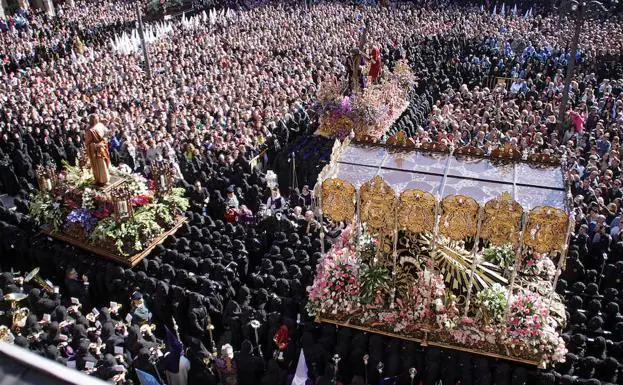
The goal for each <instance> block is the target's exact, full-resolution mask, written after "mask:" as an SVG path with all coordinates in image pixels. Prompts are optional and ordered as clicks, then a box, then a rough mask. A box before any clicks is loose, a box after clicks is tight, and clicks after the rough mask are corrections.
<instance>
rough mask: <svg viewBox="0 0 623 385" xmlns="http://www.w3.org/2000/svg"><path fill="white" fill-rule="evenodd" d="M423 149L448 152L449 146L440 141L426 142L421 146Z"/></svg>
mask: <svg viewBox="0 0 623 385" xmlns="http://www.w3.org/2000/svg"><path fill="white" fill-rule="evenodd" d="M420 149H421V150H426V151H439V152H448V146H447V145H446V144H444V143H438V142H425V143H422V145H421V146H420Z"/></svg>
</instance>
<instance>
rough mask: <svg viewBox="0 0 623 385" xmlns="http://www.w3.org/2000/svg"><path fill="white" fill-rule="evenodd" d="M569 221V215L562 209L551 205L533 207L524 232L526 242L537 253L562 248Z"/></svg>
mask: <svg viewBox="0 0 623 385" xmlns="http://www.w3.org/2000/svg"><path fill="white" fill-rule="evenodd" d="M568 221H569V217H568V216H567V214H565V212H564V211H562V210H559V209H555V208H553V207H550V206H542V207H536V208H534V209H532V211H530V214H528V223H527V224H526V229H525V231H524V234H523V241H524V244H526V245H527V246H530V247H532V248H533V249H534V251H536V252H537V253H548V252H552V251H557V250H562V248H563V246H564V243H565V238H566V234H567V224H568Z"/></svg>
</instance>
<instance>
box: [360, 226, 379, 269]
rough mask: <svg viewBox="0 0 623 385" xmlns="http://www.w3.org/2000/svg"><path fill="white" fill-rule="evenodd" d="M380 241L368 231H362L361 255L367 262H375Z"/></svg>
mask: <svg viewBox="0 0 623 385" xmlns="http://www.w3.org/2000/svg"><path fill="white" fill-rule="evenodd" d="M378 246H379V245H378V241H377V240H376V239H374V238H373V237H372V236H371V235H370V233H368V232H367V231H362V232H361V234H360V235H359V245H358V247H357V250H358V251H359V257H360V258H361V260H362V261H364V262H367V263H372V264H374V263H375V259H376V253H377V250H378Z"/></svg>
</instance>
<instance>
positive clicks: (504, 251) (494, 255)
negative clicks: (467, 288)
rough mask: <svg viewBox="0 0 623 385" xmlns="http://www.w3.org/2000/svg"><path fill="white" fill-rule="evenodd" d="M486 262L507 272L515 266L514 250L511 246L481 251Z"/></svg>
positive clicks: (494, 247) (493, 247)
mask: <svg viewBox="0 0 623 385" xmlns="http://www.w3.org/2000/svg"><path fill="white" fill-rule="evenodd" d="M483 256H484V258H485V260H486V261H488V262H491V263H493V264H496V265H498V266H500V267H501V268H502V269H504V271H508V270H510V269H512V268H513V266H515V250H513V246H512V245H504V246H492V247H488V248H486V249H485V250H484V251H483Z"/></svg>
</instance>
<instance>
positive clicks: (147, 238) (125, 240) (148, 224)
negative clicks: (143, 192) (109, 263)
mask: <svg viewBox="0 0 623 385" xmlns="http://www.w3.org/2000/svg"><path fill="white" fill-rule="evenodd" d="M163 232H164V229H163V228H162V227H160V225H158V223H157V222H156V210H154V209H153V207H152V208H147V207H142V208H139V209H138V210H137V211H136V212H135V213H134V216H133V217H132V218H129V219H127V220H125V221H123V222H121V223H117V222H116V221H115V219H114V218H113V217H108V218H105V219H103V220H101V221H99V222H98V223H97V226H95V228H94V229H93V231H91V234H90V236H89V242H90V243H92V244H94V243H98V242H101V241H104V240H114V241H115V245H116V247H117V251H118V252H119V253H120V254H121V255H125V256H127V255H130V254H131V253H134V252H137V251H140V250H142V249H143V246H145V245H147V244H149V242H151V240H152V239H153V238H154V237H156V236H158V235H160V234H162V233H163Z"/></svg>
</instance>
